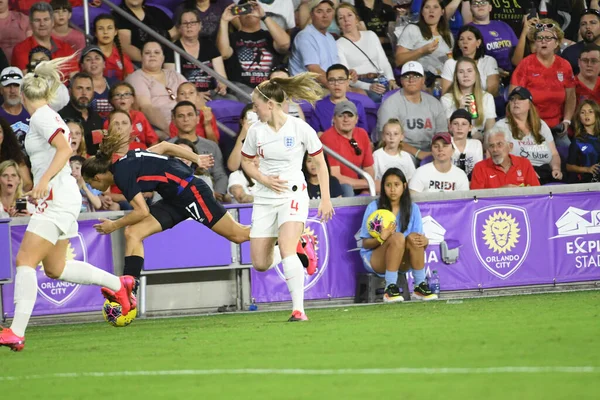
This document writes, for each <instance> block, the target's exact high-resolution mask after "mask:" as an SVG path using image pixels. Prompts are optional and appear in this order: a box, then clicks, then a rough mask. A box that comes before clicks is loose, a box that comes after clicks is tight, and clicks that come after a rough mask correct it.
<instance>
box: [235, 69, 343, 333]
mask: <svg viewBox="0 0 600 400" xmlns="http://www.w3.org/2000/svg"><path fill="white" fill-rule="evenodd" d="M316 76H317V75H316V74H313V73H303V74H299V75H296V76H294V77H292V78H272V79H270V80H267V81H264V82H262V83H261V84H260V85H258V86H257V87H256V89H254V92H253V93H252V103H253V106H254V111H255V112H256V113H257V114H258V118H259V121H258V122H256V123H254V124H253V125H252V126H251V127H250V129H249V130H248V135H247V136H246V140H245V141H244V145H243V147H242V155H243V157H242V168H243V169H244V171H246V173H247V174H248V176H250V177H251V178H252V179H254V181H255V182H256V188H255V190H254V206H253V209H252V227H251V229H250V254H251V257H252V265H253V267H254V268H255V269H256V270H258V271H266V270H268V269H270V268H272V267H274V266H276V265H277V264H278V263H279V261H280V260H281V261H282V263H283V274H284V276H285V280H286V283H287V286H288V289H289V291H290V295H291V297H292V316H291V317H290V319H289V321H290V322H292V321H306V320H308V318H307V317H306V314H305V313H304V268H303V265H302V262H301V260H300V258H299V257H298V256H297V254H296V249H297V243H298V240H299V238H300V236H301V235H302V233H303V231H304V224H305V223H306V219H307V218H308V191H307V190H306V181H305V180H304V174H303V173H302V160H303V158H304V153H305V152H307V151H308V153H309V154H310V156H311V157H313V160H314V162H316V164H317V171H318V172H317V175H318V177H319V182H320V183H321V202H320V204H319V211H318V216H320V217H321V219H322V220H323V221H328V220H329V219H331V217H332V216H333V213H334V211H333V206H332V205H331V199H330V196H329V173H328V172H327V165H326V164H325V158H324V156H323V145H322V144H321V141H320V140H319V137H318V136H317V133H316V132H315V130H314V129H312V128H311V127H310V126H309V125H308V124H307V123H306V122H304V121H302V120H301V119H299V118H295V117H292V116H290V115H287V114H286V113H285V112H284V111H283V110H282V104H284V102H285V101H287V99H295V100H306V101H309V102H311V103H314V102H315V101H317V100H319V99H321V98H322V97H323V93H322V89H321V86H320V85H319V84H318V83H317V81H316V80H315V77H316ZM254 157H260V164H259V166H258V167H257V166H256V165H255V164H254V162H253V158H254ZM276 242H278V244H279V245H278V247H279V249H278V250H279V251H277V249H275V243H276Z"/></svg>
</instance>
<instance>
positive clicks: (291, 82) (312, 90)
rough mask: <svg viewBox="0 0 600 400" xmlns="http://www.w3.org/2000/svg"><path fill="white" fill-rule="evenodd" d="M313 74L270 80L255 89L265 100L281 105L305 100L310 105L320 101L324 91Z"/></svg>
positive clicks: (306, 73) (316, 75)
mask: <svg viewBox="0 0 600 400" xmlns="http://www.w3.org/2000/svg"><path fill="white" fill-rule="evenodd" d="M318 76H319V75H318V74H315V73H314V72H303V73H301V74H298V75H295V76H292V77H290V78H271V79H269V80H267V81H264V82H262V83H261V84H260V85H258V86H257V87H256V89H257V91H258V93H259V94H261V95H262V96H263V97H264V98H265V100H272V101H274V102H276V103H280V104H281V103H283V102H284V101H286V100H288V99H290V100H306V101H308V102H309V103H311V104H312V105H314V104H315V102H316V101H317V100H321V99H322V98H323V96H324V94H325V93H324V91H323V88H322V87H321V85H320V84H319V82H317V80H316V78H317V77H318Z"/></svg>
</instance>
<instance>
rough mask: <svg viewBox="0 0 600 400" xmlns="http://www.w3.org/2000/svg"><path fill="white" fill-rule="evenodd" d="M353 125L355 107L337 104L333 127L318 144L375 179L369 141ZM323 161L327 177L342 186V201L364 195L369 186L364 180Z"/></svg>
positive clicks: (364, 132)
mask: <svg viewBox="0 0 600 400" xmlns="http://www.w3.org/2000/svg"><path fill="white" fill-rule="evenodd" d="M357 121H358V112H357V110H356V105H354V103H352V102H351V101H347V100H346V101H340V102H339V103H337V104H336V105H335V109H334V111H333V126H332V127H331V128H329V129H328V130H326V131H325V132H324V133H323V135H322V136H321V142H323V144H324V145H325V146H327V147H329V148H330V149H331V150H333V151H335V152H336V153H338V154H339V155H341V156H342V157H344V158H345V159H346V160H348V161H350V162H351V163H352V164H354V165H356V166H357V167H358V168H361V169H363V170H364V171H365V172H367V173H368V174H370V175H371V177H373V179H375V169H374V167H373V164H374V162H373V152H372V150H371V140H369V135H368V134H367V131H365V130H364V129H362V128H358V127H357V126H356V123H357ZM327 161H329V165H330V167H331V176H335V177H336V178H337V179H338V180H339V181H340V184H341V185H342V191H343V192H344V197H348V196H353V195H354V194H355V193H358V194H360V193H361V192H366V193H368V189H369V184H368V183H367V180H366V179H364V178H362V177H361V176H359V175H358V174H357V173H356V172H354V171H353V170H352V169H350V168H348V167H347V166H345V165H344V164H342V163H340V162H339V161H338V160H336V159H335V158H333V157H330V156H329V155H328V156H327Z"/></svg>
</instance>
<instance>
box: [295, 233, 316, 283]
mask: <svg viewBox="0 0 600 400" xmlns="http://www.w3.org/2000/svg"><path fill="white" fill-rule="evenodd" d="M316 246H317V238H316V237H315V236H314V235H309V234H307V233H305V234H303V235H302V236H300V241H299V242H298V246H297V247H296V253H298V257H299V258H300V261H302V265H304V268H306V273H307V274H308V275H313V274H314V273H315V272H317V266H318V265H319V258H318V257H317V252H316V250H315V247H316Z"/></svg>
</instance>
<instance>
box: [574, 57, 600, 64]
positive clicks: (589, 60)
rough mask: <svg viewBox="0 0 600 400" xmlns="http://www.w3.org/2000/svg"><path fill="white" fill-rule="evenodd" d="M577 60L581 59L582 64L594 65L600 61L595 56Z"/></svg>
mask: <svg viewBox="0 0 600 400" xmlns="http://www.w3.org/2000/svg"><path fill="white" fill-rule="evenodd" d="M579 61H581V63H582V64H590V65H596V64H598V63H599V62H600V60H598V59H597V58H580V59H579Z"/></svg>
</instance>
